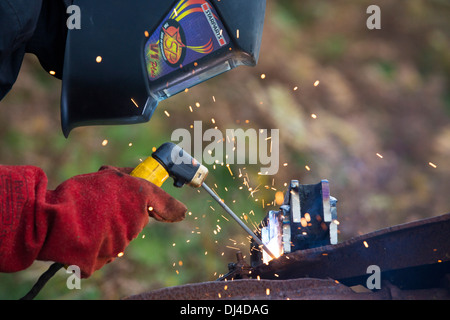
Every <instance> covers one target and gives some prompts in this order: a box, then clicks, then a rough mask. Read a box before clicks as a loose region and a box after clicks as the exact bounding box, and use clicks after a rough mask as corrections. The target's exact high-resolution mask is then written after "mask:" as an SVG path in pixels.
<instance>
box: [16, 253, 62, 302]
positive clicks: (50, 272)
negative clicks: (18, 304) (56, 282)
mask: <svg viewBox="0 0 450 320" xmlns="http://www.w3.org/2000/svg"><path fill="white" fill-rule="evenodd" d="M63 267H64V264H62V263H58V262H55V263H53V264H52V265H51V266H50V267H49V268H48V270H47V271H45V272H44V273H43V274H42V275H41V276H40V277H39V279H38V281H37V282H36V283H35V284H34V286H33V287H32V288H31V290H30V291H29V292H28V293H27V294H26V295H25V296H23V297H22V298H20V300H33V299H34V298H35V297H36V296H37V294H38V293H39V292H40V291H41V289H42V288H43V287H44V286H45V284H46V283H47V281H48V280H50V278H51V277H53V276H54V275H55V273H56V272H58V270H59V269H61V268H63Z"/></svg>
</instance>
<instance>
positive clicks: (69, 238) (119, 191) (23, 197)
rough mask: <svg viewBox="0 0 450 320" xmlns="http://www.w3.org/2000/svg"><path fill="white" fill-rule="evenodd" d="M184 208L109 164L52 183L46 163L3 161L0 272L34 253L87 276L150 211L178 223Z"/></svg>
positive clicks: (123, 242) (26, 260)
mask: <svg viewBox="0 0 450 320" xmlns="http://www.w3.org/2000/svg"><path fill="white" fill-rule="evenodd" d="M150 206H151V207H152V209H153V210H152V211H150V212H149V211H148V207H150ZM185 212H186V207H185V206H184V205H183V204H181V203H180V202H178V201H177V200H175V199H174V198H172V197H171V196H169V195H168V194H167V193H165V192H164V191H163V190H162V189H161V188H159V187H157V186H155V185H153V184H151V183H149V182H147V181H145V180H143V179H139V178H135V177H131V176H129V175H128V174H126V173H124V172H123V171H120V170H118V169H116V168H112V167H106V168H105V169H103V170H100V171H98V172H95V173H91V174H85V175H80V176H76V177H73V178H71V179H69V180H67V181H65V182H63V183H62V184H61V185H59V186H58V187H57V188H56V189H55V190H47V177H46V175H45V174H44V172H43V171H42V170H41V169H39V168H37V167H33V166H0V219H1V220H0V271H1V272H15V271H20V270H23V269H25V268H27V267H29V266H30V265H31V264H32V263H33V261H34V260H36V259H37V260H46V261H55V262H59V263H63V264H67V265H78V266H79V267H80V269H81V273H82V277H89V276H90V275H91V274H92V273H93V272H94V271H95V270H97V269H100V268H101V267H102V266H103V265H104V264H106V263H108V262H110V261H112V260H113V259H114V258H115V257H117V255H118V254H119V253H120V252H123V251H124V250H125V248H126V246H127V245H128V244H129V242H130V241H131V240H132V239H133V238H135V237H136V236H137V235H138V234H139V232H140V231H141V230H142V229H143V227H144V226H145V225H146V224H147V222H148V217H149V213H150V215H151V216H153V217H154V218H156V219H158V220H160V221H164V222H175V221H180V220H182V219H183V218H184V214H185Z"/></svg>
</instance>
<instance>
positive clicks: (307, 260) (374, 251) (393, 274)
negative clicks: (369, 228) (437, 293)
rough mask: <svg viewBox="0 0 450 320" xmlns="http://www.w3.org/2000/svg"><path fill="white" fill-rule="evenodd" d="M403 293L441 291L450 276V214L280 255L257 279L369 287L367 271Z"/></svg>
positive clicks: (262, 268)
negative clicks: (328, 280)
mask: <svg viewBox="0 0 450 320" xmlns="http://www.w3.org/2000/svg"><path fill="white" fill-rule="evenodd" d="M370 265H377V266H379V267H380V269H381V271H382V276H383V278H384V279H387V280H389V281H390V282H391V283H393V284H395V285H397V286H399V287H400V288H404V289H421V288H432V287H436V286H439V283H438V282H439V281H440V280H441V278H442V277H443V276H445V274H450V214H446V215H442V216H438V217H433V218H429V219H423V220H419V221H415V222H411V223H406V224H402V225H398V226H394V227H389V228H386V229H382V230H379V231H376V232H373V233H369V234H366V235H363V236H359V237H355V238H352V239H350V240H348V241H345V242H342V243H339V244H336V245H328V246H323V247H318V248H313V249H307V250H302V251H296V252H293V253H290V254H288V255H284V256H281V257H280V258H278V259H277V260H274V261H272V262H271V263H269V264H268V265H261V266H259V267H257V268H255V270H253V274H254V275H255V276H256V275H259V276H260V277H261V278H263V279H292V278H302V277H313V278H332V279H336V280H338V281H340V282H342V283H345V284H346V285H356V284H365V281H366V279H367V267H368V266H370Z"/></svg>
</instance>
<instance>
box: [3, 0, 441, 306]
mask: <svg viewBox="0 0 450 320" xmlns="http://www.w3.org/2000/svg"><path fill="white" fill-rule="evenodd" d="M373 2H374V1H366V0H363V1H350V0H347V1H345V0H336V1H313V0H296V1H293V0H276V1H275V0H270V1H268V8H267V20H266V24H265V30H264V36H263V43H262V49H261V55H260V61H259V64H258V66H257V67H255V68H245V67H241V68H238V69H237V70H234V71H232V72H228V73H226V74H224V75H222V76H220V77H217V78H214V79H212V80H210V81H208V82H206V83H204V84H201V85H199V86H197V87H195V88H192V89H190V90H189V91H188V92H187V93H181V94H179V95H177V96H175V97H173V98H171V99H169V100H167V101H164V102H163V103H161V104H160V106H159V107H158V109H157V111H156V112H155V115H154V116H153V119H152V120H151V122H150V123H147V124H141V125H133V126H114V127H87V128H77V129H75V130H74V131H73V132H72V133H71V134H70V137H69V138H68V139H65V138H64V137H63V135H62V133H61V131H60V129H59V128H60V123H59V97H60V88H61V84H60V82H59V81H58V80H56V79H53V78H52V77H51V76H50V75H48V74H46V73H45V72H44V71H43V70H42V69H41V67H40V66H39V63H38V62H37V59H36V58H35V57H34V56H27V57H26V59H25V62H24V64H23V67H22V70H21V73H20V76H19V79H18V81H17V83H16V85H15V87H14V88H13V90H12V91H11V92H10V93H9V95H8V96H7V97H6V98H5V99H4V100H3V101H2V102H1V103H0V105H1V117H0V144H1V145H0V161H1V163H3V164H15V165H21V164H30V165H35V166H39V167H41V168H43V169H44V170H45V172H46V173H47V175H48V178H49V188H50V189H52V188H55V187H56V186H57V185H58V184H59V183H61V182H62V181H64V180H65V179H68V178H70V177H72V176H74V175H77V174H82V173H87V172H92V171H96V170H98V168H99V167H100V166H101V165H103V164H109V165H115V166H135V165H136V164H137V163H139V159H143V158H144V157H147V156H148V155H149V154H150V153H151V149H152V147H157V146H159V145H160V144H161V143H163V142H166V141H169V140H170V137H171V133H172V132H173V130H175V129H177V128H187V129H189V128H190V125H192V124H193V122H194V121H195V120H202V121H203V130H206V129H207V128H209V127H211V128H212V127H213V126H214V125H217V126H218V128H219V129H220V130H223V132H224V131H225V129H227V128H238V127H242V128H244V129H246V128H255V129H260V128H268V129H270V128H278V129H280V164H286V166H283V165H280V170H279V172H278V174H277V175H276V176H273V177H263V176H259V175H257V174H256V172H257V170H256V169H255V168H253V167H251V166H247V167H246V168H245V169H244V167H243V166H237V165H231V166H230V169H231V170H232V172H233V176H232V175H231V174H230V172H229V171H228V169H227V168H226V167H224V166H221V165H217V166H216V168H215V169H214V168H212V167H210V168H209V169H210V172H211V173H210V176H209V177H208V182H209V183H208V184H209V185H210V186H213V187H214V189H215V190H216V191H217V192H218V193H219V194H220V195H221V196H222V197H223V198H224V200H225V201H226V202H227V203H229V204H230V206H231V207H232V208H233V209H235V211H236V213H238V214H245V215H246V217H247V219H249V220H252V221H253V223H254V224H258V223H259V222H260V221H261V219H262V218H263V217H264V215H265V213H266V211H267V210H268V209H267V207H265V208H263V207H262V200H263V199H264V200H265V204H267V203H269V202H270V201H272V200H273V198H274V194H275V189H276V190H282V191H283V190H284V183H286V182H288V181H289V180H291V179H299V180H300V181H301V182H302V183H317V182H318V181H320V180H321V179H323V178H326V179H328V180H329V181H330V184H331V192H332V195H334V196H335V197H337V198H338V200H339V202H338V218H339V221H340V222H341V223H340V226H339V228H340V239H341V240H345V239H348V238H350V237H352V236H355V235H358V234H364V233H367V232H371V231H374V230H377V229H380V228H383V227H387V226H390V225H393V224H399V223H404V222H408V221H411V220H415V219H420V218H425V217H430V216H435V215H440V214H443V213H446V212H448V211H449V208H450V197H448V195H447V194H446V191H447V190H450V160H449V159H450V122H449V117H450V94H449V92H450V90H449V88H450V83H449V74H450V42H449V32H450V28H449V25H450V22H449V20H448V17H449V12H450V6H449V5H448V2H446V1H438V0H435V1H430V0H428V1H425V0H409V1H406V0H404V1H387V0H385V1H375V3H376V4H378V5H379V6H380V8H381V12H382V16H381V18H382V21H381V26H382V28H381V30H368V29H367V28H366V19H367V17H368V15H367V14H366V8H367V7H368V6H369V5H371V4H373ZM261 74H265V75H266V77H265V78H264V79H262V78H261V77H260V75H261ZM317 80H319V81H320V82H319V84H318V85H317V86H314V83H315V82H316V81H317ZM213 96H214V100H215V101H214V100H213V98H212V97H213ZM196 102H198V103H200V107H199V108H197V107H194V106H195V103H196ZM189 106H193V112H190V111H189ZM165 110H167V111H168V112H169V114H170V118H168V117H167V116H166V115H165V114H164V111H165ZM312 114H315V115H316V118H313V117H311V115H312ZM211 118H214V119H215V122H216V123H215V124H212V122H211ZM246 120H248V121H246ZM247 122H248V123H247ZM105 139H106V140H108V143H107V144H106V145H105V146H103V145H102V142H103V141H104V140H105ZM130 143H131V144H130ZM377 154H378V155H377ZM380 156H381V157H380ZM430 162H431V163H433V164H435V165H436V166H437V167H436V168H434V167H432V166H431V165H429V163H430ZM305 166H308V168H309V169H310V170H307V169H306V167H305ZM239 169H241V172H244V173H247V174H248V178H249V180H250V185H251V186H252V188H254V189H255V188H258V191H257V192H254V193H253V194H251V193H250V192H249V191H248V190H247V188H246V187H243V179H242V177H239ZM240 187H243V188H240ZM163 188H164V189H165V190H166V191H167V192H169V193H170V194H172V195H173V196H175V197H176V198H178V199H180V200H181V201H183V202H184V203H186V205H187V206H188V208H189V214H188V215H187V217H186V220H185V221H184V222H181V223H177V224H163V223H159V222H156V221H152V222H151V223H150V224H149V225H148V226H147V227H146V228H145V229H144V230H143V232H142V234H141V235H140V236H139V237H138V238H137V239H136V240H135V241H133V242H132V244H131V245H130V246H129V247H128V248H127V250H126V251H125V255H124V256H123V257H121V258H117V259H116V260H115V261H114V262H113V263H111V264H109V265H107V266H106V267H104V268H103V269H101V270H99V271H97V272H96V273H94V275H93V276H92V277H91V278H89V279H85V280H83V281H82V289H81V290H73V291H71V290H68V289H67V288H66V286H65V281H66V279H67V274H65V273H64V270H62V271H59V272H58V274H57V275H56V276H55V277H54V278H53V279H52V280H50V282H49V284H47V286H46V287H45V288H44V290H43V291H42V293H41V294H40V295H39V296H38V298H40V299H117V298H121V297H125V296H127V295H131V294H137V293H141V292H143V291H146V290H152V289H155V288H160V287H166V286H174V285H180V284H185V283H191V282H203V281H209V280H214V279H216V278H217V277H218V276H219V274H222V273H225V272H226V271H227V264H228V262H232V261H235V256H234V255H235V252H236V249H234V248H240V249H241V250H243V252H244V253H247V252H248V240H247V238H246V235H245V233H244V232H242V230H241V229H240V227H239V226H238V225H237V224H235V223H234V222H232V221H227V220H226V219H225V218H224V217H223V216H222V215H223V212H222V211H221V209H220V207H218V205H217V204H215V203H214V202H213V201H212V199H211V198H210V197H208V196H207V195H206V194H205V193H204V192H203V191H197V190H194V189H192V188H188V187H186V188H184V189H175V188H174V187H173V186H171V185H170V183H166V184H165V185H164V186H163ZM225 188H226V189H225ZM254 189H253V191H254ZM253 213H254V215H253ZM249 220H248V223H249V225H250V226H252V225H253V224H252V223H251V222H250V221H249ZM218 226H219V227H218ZM48 265H49V264H48V263H47V262H36V263H35V264H33V265H32V266H31V267H30V268H29V269H27V270H25V271H22V272H19V273H15V274H1V275H0V288H1V290H0V298H1V299H17V298H19V297H20V296H22V295H23V294H25V293H26V292H27V291H28V289H29V288H31V286H32V284H33V283H34V282H35V281H36V280H37V278H38V276H39V275H40V274H41V273H42V272H43V271H45V270H46V268H47V267H48Z"/></svg>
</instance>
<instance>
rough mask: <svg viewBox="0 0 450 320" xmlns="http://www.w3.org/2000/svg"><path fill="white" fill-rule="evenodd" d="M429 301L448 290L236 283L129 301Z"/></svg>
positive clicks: (192, 287)
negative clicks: (374, 290) (358, 290)
mask: <svg viewBox="0 0 450 320" xmlns="http://www.w3.org/2000/svg"><path fill="white" fill-rule="evenodd" d="M406 299H408V300H412V299H418V300H430V299H450V294H449V291H448V290H446V289H441V288H435V289H427V290H410V291H408V290H400V289H399V288H397V287H395V286H393V285H390V284H388V283H385V284H383V286H382V290H379V291H376V292H371V291H368V290H363V291H362V292H357V290H353V289H352V288H349V287H347V286H345V285H343V284H341V283H338V282H337V281H334V280H329V279H328V280H325V279H310V278H303V279H291V280H254V279H251V280H233V281H220V282H218V281H214V282H204V283H195V284H187V285H183V286H177V287H170V288H162V289H158V290H154V291H150V292H146V293H142V294H138V295H134V296H130V297H128V298H126V300H406Z"/></svg>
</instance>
